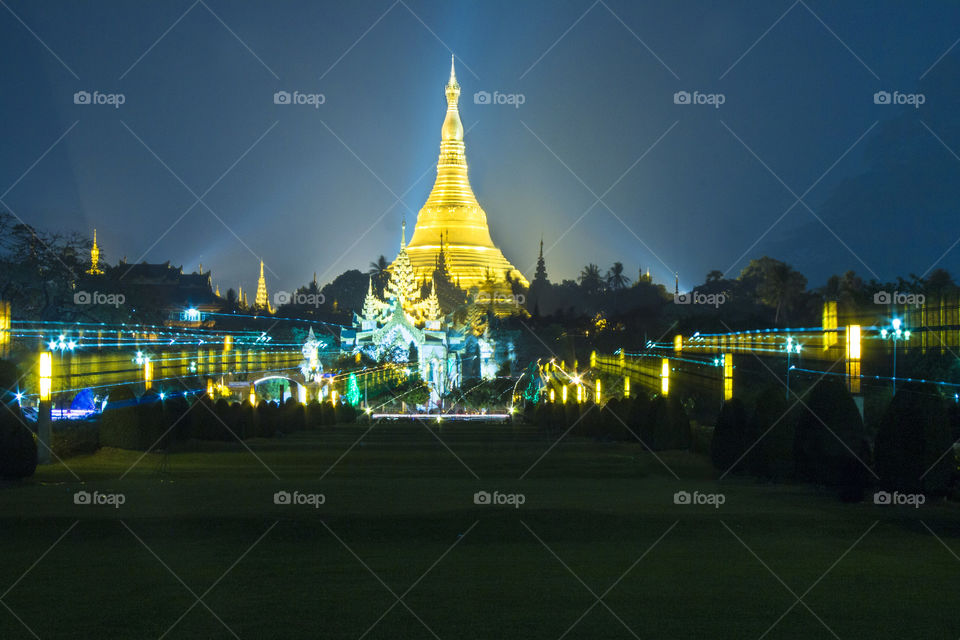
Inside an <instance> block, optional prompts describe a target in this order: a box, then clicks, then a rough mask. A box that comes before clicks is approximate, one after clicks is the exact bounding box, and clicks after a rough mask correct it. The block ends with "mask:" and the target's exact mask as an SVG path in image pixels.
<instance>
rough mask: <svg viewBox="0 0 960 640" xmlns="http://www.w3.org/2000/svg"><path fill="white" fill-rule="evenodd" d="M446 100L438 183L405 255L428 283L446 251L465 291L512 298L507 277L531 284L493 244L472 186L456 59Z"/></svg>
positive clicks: (456, 277) (418, 221)
mask: <svg viewBox="0 0 960 640" xmlns="http://www.w3.org/2000/svg"><path fill="white" fill-rule="evenodd" d="M446 96H447V115H446V118H445V119H444V121H443V128H442V129H441V136H440V158H439V160H438V161H437V180H436V182H435V183H434V185H433V190H432V191H431V192H430V196H429V197H428V198H427V201H426V203H425V204H424V205H423V208H421V209H420V213H419V214H418V215H417V223H416V226H415V227H414V230H413V236H412V237H411V238H410V244H409V245H407V246H406V254H407V256H408V258H409V261H410V265H411V267H412V269H413V273H414V276H415V277H416V279H418V280H429V278H430V276H431V274H432V273H433V271H434V268H435V266H436V263H437V256H438V254H439V253H440V252H441V248H442V247H443V248H445V254H446V260H447V266H448V268H449V270H450V273H451V275H452V277H453V279H454V280H455V281H456V282H457V284H458V285H459V286H460V287H461V288H463V289H464V290H465V291H469V290H470V289H472V288H474V287H476V288H477V289H478V290H481V291H483V290H486V291H488V292H490V293H495V294H502V295H503V296H510V295H511V294H512V293H513V288H512V286H511V284H510V281H509V280H508V274H509V279H510V280H513V281H514V282H515V283H517V285H520V286H522V287H524V288H526V287H527V286H529V283H528V282H527V280H526V278H524V277H523V274H521V273H520V272H519V271H518V270H517V269H516V268H514V266H513V265H512V264H510V262H509V261H508V260H507V259H506V258H505V257H504V256H503V253H501V251H500V249H498V248H497V247H496V246H494V244H493V240H492V239H491V237H490V229H489V227H488V226H487V214H486V213H484V211H483V209H482V208H481V207H480V204H479V203H478V202H477V197H476V196H475V195H474V194H473V189H472V188H471V187H470V181H469V179H468V177H467V160H466V154H465V147H464V143H463V123H462V122H461V121H460V111H459V107H458V102H459V99H460V85H459V84H458V83H457V76H456V73H455V72H454V68H453V60H451V61H450V80H449V82H448V83H447V86H446ZM398 259H399V256H398ZM394 264H396V262H394Z"/></svg>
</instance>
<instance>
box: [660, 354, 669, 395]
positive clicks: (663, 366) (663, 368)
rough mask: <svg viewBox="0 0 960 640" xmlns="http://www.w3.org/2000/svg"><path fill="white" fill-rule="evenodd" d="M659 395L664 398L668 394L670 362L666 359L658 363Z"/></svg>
mask: <svg viewBox="0 0 960 640" xmlns="http://www.w3.org/2000/svg"><path fill="white" fill-rule="evenodd" d="M660 393H662V394H663V395H664V396H666V395H667V394H668V393H670V360H669V359H667V358H663V360H661V361H660Z"/></svg>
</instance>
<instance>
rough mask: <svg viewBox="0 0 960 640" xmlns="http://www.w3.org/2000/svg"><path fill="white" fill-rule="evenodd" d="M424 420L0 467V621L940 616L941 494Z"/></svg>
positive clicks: (626, 630)
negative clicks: (681, 499) (306, 500)
mask: <svg viewBox="0 0 960 640" xmlns="http://www.w3.org/2000/svg"><path fill="white" fill-rule="evenodd" d="M432 428H433V434H431V432H430V431H428V429H427V428H426V427H424V426H423V425H421V424H413V425H396V424H394V425H390V424H384V425H379V426H376V427H374V428H373V429H372V430H370V431H369V432H368V433H366V435H363V434H364V432H365V431H366V430H367V427H365V426H360V425H351V426H347V427H338V428H336V429H334V430H332V431H325V432H310V433H298V434H295V435H293V436H288V437H285V438H279V439H274V440H254V441H250V442H248V445H249V446H250V448H251V449H252V450H253V451H254V452H255V453H256V456H258V457H259V460H258V459H257V457H255V456H254V455H253V454H252V453H250V452H249V451H248V450H247V449H246V448H244V447H242V446H241V445H239V444H229V445H227V444H222V445H215V444H210V443H204V444H201V445H199V447H197V448H195V449H196V450H192V451H184V452H179V453H171V454H169V455H167V456H163V455H159V454H150V455H147V456H145V457H143V459H142V460H140V462H139V463H138V464H137V465H136V466H135V467H133V469H132V470H131V471H129V473H128V474H127V475H126V476H125V477H124V478H122V479H120V476H122V475H123V474H124V473H126V472H127V471H128V469H130V467H131V465H134V463H135V462H136V461H137V459H138V458H139V457H140V455H141V454H140V453H137V452H132V451H120V450H102V451H100V452H98V453H97V454H96V455H92V456H84V457H79V458H72V459H69V460H67V465H68V466H69V468H70V470H72V472H73V473H75V474H76V475H77V476H79V477H80V478H81V479H82V480H81V481H78V480H77V479H76V478H75V477H74V476H73V475H72V473H71V471H70V470H67V469H66V468H64V467H63V466H61V465H55V466H51V467H47V468H42V469H40V470H39V471H38V472H37V474H36V476H35V477H34V478H32V479H31V480H30V481H28V482H25V483H21V484H15V485H8V486H5V487H2V488H0V513H2V517H0V545H2V546H0V638H3V639H8V638H10V639H13V638H32V637H34V636H33V635H31V631H28V627H29V629H30V630H32V633H34V634H36V636H38V637H40V638H44V639H47V638H159V637H160V636H161V635H163V634H164V633H167V632H168V633H167V635H166V636H165V637H166V638H230V637H233V634H234V633H235V634H236V635H237V636H239V637H241V638H359V637H361V636H363V635H364V633H367V635H366V636H365V637H366V638H389V639H396V638H432V637H434V634H435V635H436V637H440V638H443V639H444V640H447V639H450V638H484V639H487V638H525V639H526V638H547V639H549V640H555V639H557V638H559V637H561V636H562V635H563V634H565V633H566V634H567V635H565V636H564V637H566V638H604V639H606V638H632V637H635V636H634V634H636V636H637V637H640V638H644V639H646V638H738V639H739V638H758V637H760V636H761V634H764V632H767V631H768V630H769V632H768V633H767V635H766V636H765V637H767V638H804V639H807V638H830V637H833V634H834V633H835V634H836V635H837V636H839V637H841V638H951V639H956V638H957V637H958V636H960V607H958V606H957V605H958V599H960V593H958V586H960V559H958V558H957V557H955V556H954V555H953V554H954V553H957V554H960V511H958V507H957V505H953V504H943V503H938V504H927V505H924V506H923V507H921V508H920V509H905V508H898V507H882V506H875V505H873V504H869V503H864V504H858V505H844V504H841V503H839V502H838V501H836V499H835V498H834V497H833V496H832V495H829V494H825V493H820V492H818V491H816V490H815V489H812V488H810V487H806V486H801V485H788V486H772V485H764V484H759V483H755V482H753V481H750V480H744V479H734V480H726V481H724V482H722V483H717V482H716V480H715V475H714V473H713V472H712V470H711V468H710V466H709V463H708V461H707V460H705V459H704V458H702V457H701V456H697V455H693V454H689V453H683V452H670V453H667V454H661V455H660V460H658V459H657V458H655V457H654V456H652V455H651V454H649V453H644V452H643V451H641V450H640V448H639V446H635V445H630V444H601V443H594V442H588V441H583V440H576V439H570V440H566V439H565V440H563V441H562V442H561V443H560V444H559V445H557V446H556V447H555V448H553V449H552V450H551V451H550V452H549V453H547V454H546V455H545V456H544V457H543V458H542V459H541V460H540V461H539V462H537V461H538V459H540V458H541V456H542V455H543V454H544V453H545V452H546V451H547V450H548V449H549V448H550V447H551V445H552V444H553V442H554V440H553V439H551V438H547V437H545V436H543V435H540V434H538V433H537V432H536V431H534V430H532V429H530V428H526V427H518V428H513V427H509V426H489V425H471V424H449V423H445V424H443V425H442V427H441V428H440V430H439V431H437V430H436V426H435V425H434V426H433V427H432ZM362 435H363V438H362V440H361V441H360V442H359V443H358V444H356V446H354V447H353V448H352V449H350V447H351V445H354V443H355V442H357V440H358V439H359V438H360V437H361V436H362ZM435 436H437V437H439V438H440V439H442V443H441V441H440V440H438V438H437V437H435ZM448 447H449V449H448ZM348 449H350V451H349V452H348V453H346V454H345V455H344V453H345V452H347V450H348ZM341 456H342V457H341ZM458 458H459V459H458ZM338 460H339V461H338ZM661 461H662V462H661ZM668 468H669V470H668ZM670 470H672V471H673V472H674V473H676V474H677V475H678V476H679V478H680V479H679V480H678V479H676V478H674V477H673V475H672V474H671V471H670ZM273 474H276V475H277V476H279V479H277V478H275V477H274V475H273ZM474 474H476V476H478V477H479V479H478V478H476V477H474ZM524 474H526V475H525V477H524V478H523V479H520V477H521V476H522V475H524ZM681 489H682V490H687V491H690V492H693V491H695V490H696V491H700V492H703V493H715V492H721V493H723V494H724V496H725V498H726V501H725V503H724V504H723V505H722V506H721V507H720V508H713V507H710V506H690V505H675V504H674V502H673V494H674V492H676V491H678V490H681ZM80 490H85V491H88V492H93V491H97V492H100V493H122V494H123V495H124V497H125V500H126V502H125V503H124V504H123V505H121V506H120V507H119V508H114V507H111V506H92V505H75V504H74V501H73V495H74V493H75V492H77V491H80ZM281 490H285V491H289V492H291V493H292V492H293V491H299V492H301V493H309V494H313V493H322V494H324V496H325V499H326V501H325V503H324V504H323V505H322V506H320V507H319V508H314V507H312V506H309V505H275V504H274V501H273V495H274V492H276V491H281ZM478 490H486V491H490V492H492V491H494V490H496V491H500V492H502V493H522V494H524V496H525V503H524V504H523V505H522V506H520V507H519V508H514V507H512V506H496V505H475V504H474V502H473V494H474V492H476V491H478ZM71 527H72V528H71ZM927 527H929V529H930V530H932V531H933V532H935V533H936V536H939V539H938V537H936V536H934V535H933V534H932V533H931V532H930V530H928V529H927ZM68 530H69V532H68V533H66V535H64V536H63V538H62V539H61V540H60V542H59V543H57V544H55V545H54V543H55V542H56V541H57V540H58V538H60V536H61V535H63V534H64V532H67V531H68ZM868 530H869V533H867V532H868ZM865 533H866V535H865V536H864V534H865ZM861 536H863V537H862V539H860V538H861ZM138 538H139V540H138ZM858 539H860V541H859V543H858V542H857V541H858ZM658 540H659V542H657V541H658ZM141 541H142V543H141ZM941 541H942V542H941ZM654 543H656V544H655V546H653V548H652V549H651V545H654ZM51 545H54V546H53V547H52V548H51ZM944 545H946V547H949V549H952V551H950V550H948V548H945V546H944ZM148 547H149V549H148ZM48 550H49V552H48ZM45 552H47V553H46V555H43V554H44V553H45ZM153 554H156V556H154V555H153ZM354 554H356V555H354ZM553 554H556V557H555V556H554V555H553ZM754 554H755V555H754ZM41 556H43V557H42V559H40V560H39V562H38V558H41ZM841 557H842V558H841ZM35 562H36V564H35V565H34V563H35ZM164 565H166V567H165V566H164ZM31 566H32V568H31ZM28 569H29V572H28V573H26V575H25V576H23V574H24V572H27V571H28ZM424 574H425V575H424ZM21 576H23V577H22V579H21ZM18 580H19V581H18ZM181 580H182V583H181ZM581 580H582V583H581ZM781 580H782V582H781ZM381 581H382V583H381ZM384 583H385V584H384ZM11 585H12V588H11V589H9V591H8V592H7V593H6V594H4V593H3V592H5V591H7V589H8V587H10V586H11ZM385 585H386V586H385ZM408 589H409V592H408ZM208 590H209V591H208ZM391 590H392V592H393V593H395V594H396V596H402V603H396V598H395V596H394V595H393V594H392V593H391ZM608 590H609V591H608ZM808 590H809V591H808ZM191 591H192V592H193V593H191ZM591 591H592V593H591ZM791 591H792V592H793V593H791ZM593 594H596V595H593ZM794 594H795V595H794ZM197 596H200V597H202V601H203V602H202V603H200V604H196V606H194V607H193V608H192V609H190V607H191V605H193V604H194V603H195V602H196V597H197ZM598 596H602V602H600V603H597V597H598ZM797 596H802V598H803V602H802V603H797V604H796V605H795V606H792V605H794V603H795V601H796V597H797ZM2 605H6V606H2ZM392 605H395V606H392ZM391 607H392V608H391ZM791 607H792V608H791ZM808 607H809V608H808ZM188 610H189V612H188ZM15 616H17V617H19V619H20V620H22V623H21V622H20V621H18V619H17V617H15ZM181 616H182V617H181ZM581 616H582V618H581ZM781 616H782V619H781ZM218 618H219V620H218ZM178 619H179V622H178ZM778 619H779V622H777V624H776V626H774V627H773V628H772V629H770V627H771V625H774V623H775V622H776V621H777V620H778ZM578 620H579V622H577V621H578ZM221 621H222V623H221ZM575 622H576V625H575V626H572V625H574V623H575ZM174 623H176V625H175V626H173V627H172V629H171V626H172V625H174ZM375 623H376V624H375ZM374 624H375V626H373V625H374ZM571 626H572V629H571ZM371 627H372V629H371ZM228 628H229V630H228Z"/></svg>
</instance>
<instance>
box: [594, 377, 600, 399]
mask: <svg viewBox="0 0 960 640" xmlns="http://www.w3.org/2000/svg"><path fill="white" fill-rule="evenodd" d="M596 394H597V397H596V400H594V402H596V403H597V404H600V380H599V379H597V391H596Z"/></svg>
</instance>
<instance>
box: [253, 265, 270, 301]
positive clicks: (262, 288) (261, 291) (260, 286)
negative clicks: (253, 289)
mask: <svg viewBox="0 0 960 640" xmlns="http://www.w3.org/2000/svg"><path fill="white" fill-rule="evenodd" d="M254 304H255V305H256V306H257V307H259V308H261V309H266V310H267V311H269V312H270V313H273V309H271V308H270V298H269V297H268V296H267V280H266V278H264V277H263V260H260V279H259V280H257V297H256V298H254Z"/></svg>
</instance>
